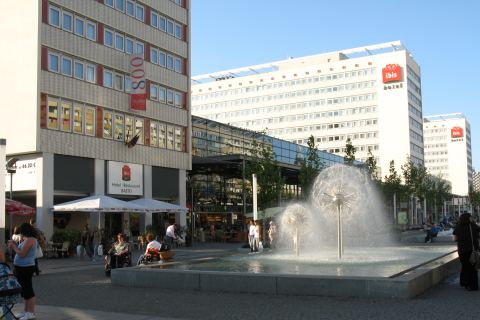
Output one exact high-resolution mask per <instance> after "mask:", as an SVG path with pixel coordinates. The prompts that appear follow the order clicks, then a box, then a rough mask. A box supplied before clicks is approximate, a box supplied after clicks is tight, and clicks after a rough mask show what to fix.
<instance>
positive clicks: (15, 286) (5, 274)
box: [0, 263, 22, 319]
mask: <svg viewBox="0 0 480 320" xmlns="http://www.w3.org/2000/svg"><path fill="white" fill-rule="evenodd" d="M21 292H22V287H21V286H20V283H18V281H17V278H15V276H14V275H13V274H12V272H11V271H10V267H9V266H8V265H7V264H6V263H0V305H1V306H2V309H3V312H2V315H1V317H0V319H4V318H6V319H8V318H7V316H8V315H11V316H12V317H13V319H17V318H16V317H15V315H14V314H13V312H12V309H13V307H14V306H15V303H17V302H18V300H19V298H20V293H21Z"/></svg>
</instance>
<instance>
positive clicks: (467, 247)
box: [453, 213, 480, 291]
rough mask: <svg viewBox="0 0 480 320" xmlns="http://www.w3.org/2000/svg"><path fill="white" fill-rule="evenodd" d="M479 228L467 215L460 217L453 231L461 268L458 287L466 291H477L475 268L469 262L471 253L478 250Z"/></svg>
mask: <svg viewBox="0 0 480 320" xmlns="http://www.w3.org/2000/svg"><path fill="white" fill-rule="evenodd" d="M479 231H480V227H478V226H477V225H476V224H475V223H473V222H472V221H471V215H470V214H469V213H463V214H462V215H461V216H460V219H459V223H458V224H457V225H456V227H455V230H454V231H453V235H454V239H455V241H456V242H457V248H458V256H459V258H460V263H461V264H462V268H461V270H460V285H461V286H462V287H464V288H465V289H466V290H468V291H477V290H478V273H477V270H476V269H475V266H474V265H472V264H471V263H470V261H469V259H470V255H471V254H472V251H473V250H474V249H475V250H478V248H479V243H478V235H479Z"/></svg>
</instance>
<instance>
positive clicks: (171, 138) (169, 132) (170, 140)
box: [167, 126, 175, 150]
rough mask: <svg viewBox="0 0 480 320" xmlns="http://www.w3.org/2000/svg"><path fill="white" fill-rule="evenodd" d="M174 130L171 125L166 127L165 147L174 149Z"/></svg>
mask: <svg viewBox="0 0 480 320" xmlns="http://www.w3.org/2000/svg"><path fill="white" fill-rule="evenodd" d="M174 140H175V139H174V130H173V127H170V126H169V127H167V149H170V150H173V149H174V147H175V146H174Z"/></svg>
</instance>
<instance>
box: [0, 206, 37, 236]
mask: <svg viewBox="0 0 480 320" xmlns="http://www.w3.org/2000/svg"><path fill="white" fill-rule="evenodd" d="M35 211H36V210H35V208H32V207H30V206H27V205H26V204H23V203H21V202H18V201H15V200H11V199H5V212H6V213H7V214H8V215H10V219H9V220H10V233H12V232H13V229H12V227H13V216H18V217H33V216H35Z"/></svg>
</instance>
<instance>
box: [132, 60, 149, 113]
mask: <svg viewBox="0 0 480 320" xmlns="http://www.w3.org/2000/svg"><path fill="white" fill-rule="evenodd" d="M129 71H130V78H131V79H132V92H131V94H130V109H131V110H134V111H141V110H143V111H145V110H146V109H147V80H146V79H145V61H144V59H143V54H132V55H130V56H129Z"/></svg>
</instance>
